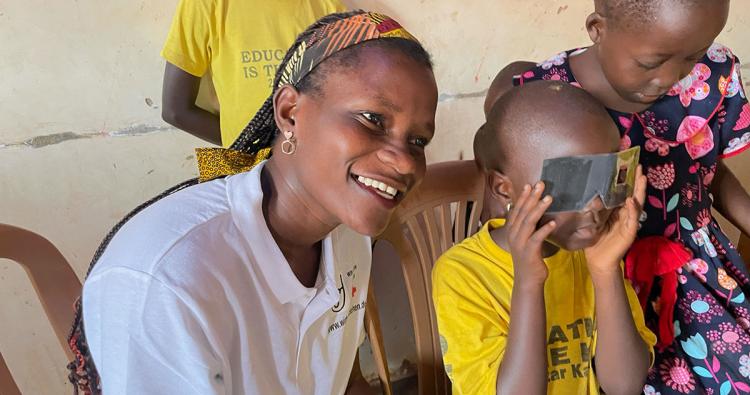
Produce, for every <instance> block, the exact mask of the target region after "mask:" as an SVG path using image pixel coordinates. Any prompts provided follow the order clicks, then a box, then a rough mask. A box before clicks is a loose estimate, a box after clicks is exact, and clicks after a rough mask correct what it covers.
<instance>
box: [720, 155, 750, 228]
mask: <svg viewBox="0 0 750 395" xmlns="http://www.w3.org/2000/svg"><path fill="white" fill-rule="evenodd" d="M711 193H712V194H713V195H714V207H715V208H716V210H718V211H719V212H720V213H721V215H723V216H724V217H725V218H726V219H728V220H729V221H730V222H731V223H732V224H734V226H736V227H738V228H739V229H740V230H741V231H742V233H744V234H746V235H750V195H748V193H747V191H745V188H743V187H742V184H740V181H739V180H738V179H737V177H735V175H734V173H732V170H730V169H729V167H727V165H726V164H725V163H724V161H723V160H719V162H718V164H717V167H716V176H714V181H713V183H712V184H711Z"/></svg>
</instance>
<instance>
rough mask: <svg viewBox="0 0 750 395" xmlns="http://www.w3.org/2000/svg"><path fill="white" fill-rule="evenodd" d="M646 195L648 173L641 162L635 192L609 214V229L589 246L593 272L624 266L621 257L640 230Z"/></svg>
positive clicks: (587, 259) (618, 268) (637, 172)
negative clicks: (646, 174)
mask: <svg viewBox="0 0 750 395" xmlns="http://www.w3.org/2000/svg"><path fill="white" fill-rule="evenodd" d="M645 197H646V176H644V175H643V170H642V168H641V166H640V165H639V166H638V169H637V170H636V176H635V188H634V190H633V196H632V197H630V198H628V199H627V200H626V201H625V205H624V206H623V207H620V208H618V209H617V210H615V211H614V212H612V215H611V216H610V218H609V223H608V224H607V230H606V231H605V233H604V234H602V236H601V237H600V238H599V241H598V242H597V243H596V244H594V245H593V246H591V247H589V248H586V249H585V250H584V251H585V253H586V261H587V263H588V266H589V272H591V273H592V274H596V273H597V272H601V271H605V272H606V271H611V270H613V269H617V270H620V261H621V260H622V257H623V256H625V253H627V252H628V249H629V248H630V245H631V244H633V241H634V240H635V236H636V234H637V233H638V222H639V219H640V216H641V210H642V207H643V201H644V199H645Z"/></svg>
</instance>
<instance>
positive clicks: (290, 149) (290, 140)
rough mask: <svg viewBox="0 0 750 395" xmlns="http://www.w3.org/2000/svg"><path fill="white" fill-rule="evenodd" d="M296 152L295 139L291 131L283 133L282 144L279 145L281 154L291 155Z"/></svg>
mask: <svg viewBox="0 0 750 395" xmlns="http://www.w3.org/2000/svg"><path fill="white" fill-rule="evenodd" d="M296 150H297V139H296V138H294V133H293V132H292V131H286V132H284V142H282V143H281V152H283V153H285V154H287V155H291V154H293V153H294V151H296Z"/></svg>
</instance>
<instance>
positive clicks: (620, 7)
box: [594, 0, 729, 29]
mask: <svg viewBox="0 0 750 395" xmlns="http://www.w3.org/2000/svg"><path fill="white" fill-rule="evenodd" d="M728 1H729V0H595V1H594V4H595V6H596V12H598V13H600V14H602V15H604V16H606V17H607V18H609V19H610V20H611V21H612V22H613V24H614V25H615V26H617V27H622V28H625V29H632V28H638V27H642V26H644V25H648V24H649V23H654V22H656V20H657V17H658V15H659V11H660V10H661V9H662V7H665V6H666V7H685V6H690V5H694V4H699V3H705V4H715V3H718V2H728Z"/></svg>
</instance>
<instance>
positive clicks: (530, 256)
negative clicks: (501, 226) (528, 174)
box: [505, 182, 555, 284]
mask: <svg viewBox="0 0 750 395" xmlns="http://www.w3.org/2000/svg"><path fill="white" fill-rule="evenodd" d="M542 192H544V183H543V182H538V183H537V184H536V185H535V186H534V190H533V191H532V190H531V187H530V186H529V185H525V186H524V188H523V192H522V193H521V196H520V197H519V198H518V200H517V201H516V207H514V208H513V209H512V210H511V211H510V215H508V222H507V223H506V225H505V226H507V227H508V245H509V246H510V253H511V255H512V256H513V272H514V277H515V279H514V282H515V283H516V284H523V283H529V282H531V283H544V280H546V279H547V266H546V265H545V264H544V260H542V245H543V244H544V240H545V239H546V238H547V236H549V234H550V233H551V232H552V230H554V229H555V222H554V221H550V222H548V223H546V224H544V225H543V226H542V227H540V228H539V229H537V228H536V225H537V223H538V222H539V220H540V219H541V218H542V215H543V214H544V212H545V211H547V209H548V208H549V206H550V204H552V196H545V197H544V199H541V197H542ZM540 199H541V200H540Z"/></svg>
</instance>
